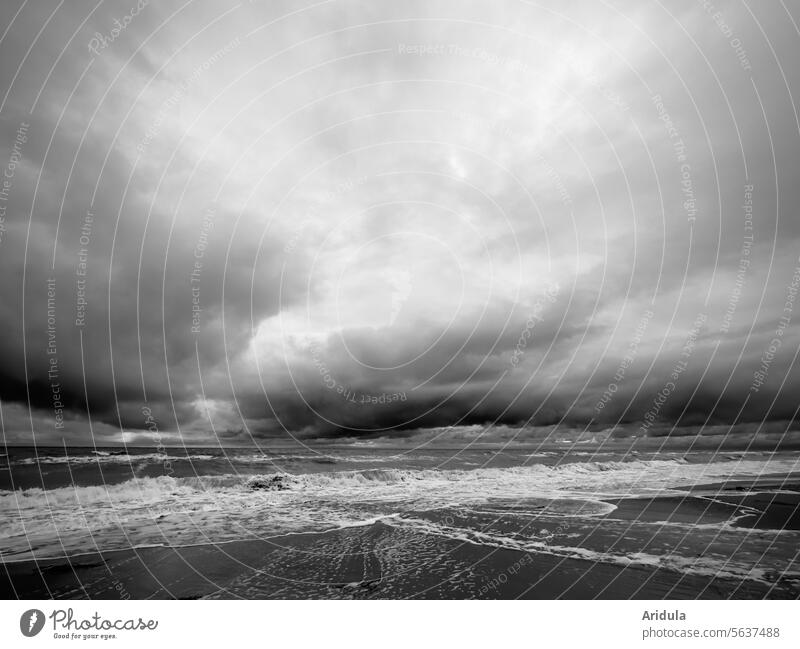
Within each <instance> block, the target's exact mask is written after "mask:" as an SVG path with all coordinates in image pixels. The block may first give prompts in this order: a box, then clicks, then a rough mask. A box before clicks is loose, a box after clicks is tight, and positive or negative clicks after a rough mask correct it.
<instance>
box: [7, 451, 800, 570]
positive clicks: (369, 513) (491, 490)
mask: <svg viewBox="0 0 800 649" xmlns="http://www.w3.org/2000/svg"><path fill="white" fill-rule="evenodd" d="M117 457H121V456H117ZM796 468H797V460H796V459H791V460H788V459H775V460H744V461H725V462H719V463H713V464H706V465H701V464H688V463H686V462H684V461H682V460H677V459H675V460H634V461H629V462H622V461H616V462H574V463H570V464H562V465H557V466H544V465H532V466H524V467H512V468H504V469H487V468H478V469H472V470H466V469H454V470H433V469H400V468H385V469H382V468H378V469H376V468H370V469H366V470H361V471H336V472H328V473H300V474H291V473H287V472H275V473H267V474H264V475H262V476H257V477H253V476H243V475H236V474H225V475H216V476H201V477H182V478H176V477H172V476H159V477H146V478H136V479H132V480H128V481H126V482H122V483H118V484H114V485H108V486H103V485H96V486H84V487H77V486H70V487H62V488H56V489H50V490H42V489H40V488H32V489H25V490H16V491H0V518H2V520H3V521H4V525H3V526H2V528H0V553H2V554H3V556H6V557H7V556H15V557H18V556H29V555H30V553H32V552H34V551H36V552H44V551H45V550H47V549H49V550H52V551H63V550H59V549H63V548H65V547H74V548H75V549H77V550H81V549H85V545H86V542H87V538H90V539H92V540H94V542H95V543H98V544H99V545H100V546H101V547H103V549H109V548H126V547H130V546H131V544H133V543H136V544H142V543H143V544H147V543H162V544H163V543H169V544H185V543H197V542H217V541H223V540H230V539H232V538H242V537H243V535H247V534H251V535H259V536H263V535H264V534H277V533H289V532H296V531H304V530H308V531H318V530H321V529H330V528H334V527H337V526H342V525H355V524H358V523H359V522H363V521H365V520H370V519H373V518H375V517H382V516H388V515H396V514H397V513H403V512H413V511H423V510H428V509H436V508H442V507H451V506H459V507H465V508H469V507H472V506H476V505H487V504H488V505H489V506H492V507H494V504H496V502H497V501H500V500H504V501H519V502H522V501H525V500H528V501H529V500H530V499H532V498H537V499H543V500H547V499H549V500H550V501H551V502H553V503H557V505H554V506H553V507H551V508H550V510H549V511H547V512H545V513H546V514H548V515H549V514H552V515H561V516H568V515H571V514H577V515H589V514H591V512H590V511H588V510H587V509H586V507H587V506H586V504H585V503H586V502H590V503H591V502H595V503H596V502H597V501H600V500H602V499H604V498H612V497H630V496H636V495H642V496H653V495H656V494H658V493H663V492H664V491H665V490H668V489H676V488H681V489H683V488H690V487H692V486H694V485H701V484H708V483H710V482H714V481H719V480H725V479H730V478H734V477H735V478H744V477H757V476H759V475H762V474H764V473H778V472H784V473H787V472H790V471H793V470H796ZM671 493H673V494H675V493H680V492H676V491H672V492H671ZM569 501H572V503H573V505H574V507H572V511H570V509H569ZM591 507H593V508H594V509H595V510H596V511H595V512H594V513H595V515H596V514H602V513H603V511H604V510H603V507H608V505H605V504H604V505H591ZM515 513H517V512H510V514H515ZM26 553H27V554H26Z"/></svg>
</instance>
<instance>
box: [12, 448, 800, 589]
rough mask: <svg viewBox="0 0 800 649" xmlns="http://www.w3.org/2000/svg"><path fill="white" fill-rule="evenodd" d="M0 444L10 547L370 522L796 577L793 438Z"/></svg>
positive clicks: (63, 552)
mask: <svg viewBox="0 0 800 649" xmlns="http://www.w3.org/2000/svg"><path fill="white" fill-rule="evenodd" d="M0 459H2V461H3V463H2V465H0V466H2V470H0V520H2V524H1V526H0V558H1V559H2V560H3V561H4V562H9V563H10V562H18V561H25V560H30V559H46V558H53V557H64V556H74V555H79V554H84V553H91V552H95V551H107V550H122V549H129V548H141V547H152V546H193V545H200V544H219V545H221V544H225V543H229V542H232V541H241V540H257V539H262V540H263V539H275V538H280V537H284V536H286V535H296V534H299V533H321V532H327V531H330V530H337V529H346V528H353V527H366V526H372V525H376V524H378V523H380V524H381V525H382V526H388V527H390V528H392V529H395V530H397V531H398V533H400V532H407V531H412V532H414V533H416V534H422V535H427V536H430V537H436V538H444V539H450V540H454V541H458V542H460V543H465V544H472V545H481V546H486V547H493V548H503V549H507V550H514V551H518V552H520V553H544V554H548V555H553V556H557V557H565V558H571V559H580V560H585V561H587V562H592V563H595V562H601V563H605V564H609V565H615V566H628V565H648V566H658V567H660V568H664V569H667V570H674V571H678V572H681V573H685V574H687V575H692V574H695V575H716V576H721V577H730V578H738V579H748V580H755V581H759V582H762V583H769V584H774V583H777V582H780V583H781V584H782V585H783V586H787V585H788V586H787V587H789V588H795V587H796V586H797V585H800V567H799V566H798V565H797V551H798V548H800V531H798V525H797V511H796V510H797V508H798V505H797V503H798V502H800V501H798V500H797V498H798V496H800V491H798V484H800V478H799V477H798V471H800V455H798V453H797V452H785V453H780V454H775V453H769V452H754V453H747V452H737V453H734V454H724V455H716V454H710V453H689V454H686V453H682V452H681V453H658V452H653V453H649V454H640V455H630V454H624V453H619V452H597V451H573V452H568V453H565V452H562V451H542V450H541V449H522V448H518V449H514V450H496V449H495V450H492V449H467V450H460V451H459V450H453V449H415V450H408V449H392V448H373V447H369V446H366V445H365V446H363V447H358V446H353V445H351V446H347V447H336V446H330V447H326V448H315V449H313V450H312V449H298V448H294V449H270V450H268V451H267V450H258V449H220V448H216V449H209V448H180V449H177V448H171V449H160V450H159V449H154V448H149V449H148V448H135V449H130V448H129V449H125V450H123V449H119V448H98V449H95V448H91V449H90V448H70V449H64V448H60V449H59V448H39V449H33V448H20V447H14V448H12V447H9V448H8V449H7V452H6V453H5V457H3V458H0ZM776 503H777V504H776ZM778 504H780V508H778V509H776V507H778ZM776 512H777V513H776Z"/></svg>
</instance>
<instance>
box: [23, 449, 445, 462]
mask: <svg viewBox="0 0 800 649" xmlns="http://www.w3.org/2000/svg"><path fill="white" fill-rule="evenodd" d="M415 459H432V460H435V459H437V458H435V457H431V458H419V457H417V458H415ZM167 461H168V462H173V463H174V462H190V463H191V462H213V461H216V462H220V463H223V464H224V463H228V464H281V463H303V462H309V463H312V464H339V463H353V464H360V463H376V464H377V463H388V462H396V461H397V458H396V457H393V456H383V457H382V456H370V455H343V456H334V455H324V454H318V453H309V454H286V455H265V454H257V453H253V454H248V455H241V454H234V453H231V454H227V453H226V454H217V455H211V454H207V453H197V454H189V455H174V454H167V453H133V454H131V453H127V452H125V451H91V452H90V453H89V454H88V455H40V456H39V457H38V458H37V457H27V458H20V459H16V460H11V461H10V462H9V464H10V465H11V466H37V465H81V464H140V463H142V462H150V463H153V464H158V463H163V462H167Z"/></svg>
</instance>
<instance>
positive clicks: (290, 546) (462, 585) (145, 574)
mask: <svg viewBox="0 0 800 649" xmlns="http://www.w3.org/2000/svg"><path fill="white" fill-rule="evenodd" d="M4 568H5V570H4V571H2V576H0V596H2V597H4V598H13V597H17V596H20V597H27V598H49V597H55V598H60V599H68V598H92V599H128V598H131V599H140V598H176V599H199V598H237V597H241V598H247V599H267V598H279V599H295V598H325V599H383V598H392V599H395V598H397V599H399V598H422V599H469V598H477V599H498V598H499V599H512V598H530V599H557V598H563V599H593V598H606V599H629V598H639V599H662V598H674V599H694V598H698V597H701V598H727V597H731V596H734V597H737V598H763V597H776V598H778V597H796V596H797V594H796V593H794V592H793V591H791V590H787V589H785V588H783V587H781V585H780V584H773V585H772V586H770V585H767V584H764V583H761V582H757V581H750V580H740V579H729V578H717V577H714V576H697V575H692V576H688V575H685V574H682V573H680V572H678V571H673V570H667V569H662V568H659V567H651V566H628V567H622V566H615V565H611V564H606V563H596V562H594V561H588V560H580V559H571V558H560V557H557V556H552V555H549V554H545V553H529V552H520V551H516V550H507V549H498V548H491V547H486V546H481V545H476V544H471V543H464V542H459V541H455V540H452V539H446V538H443V537H439V536H435V535H428V534H422V533H419V532H416V531H413V530H405V529H396V528H392V527H390V526H388V525H384V524H382V523H380V522H378V523H375V524H373V525H370V526H366V527H358V528H348V529H342V530H336V531H331V532H326V533H322V534H301V535H296V536H285V537H279V538H275V539H272V540H269V541H242V542H233V543H227V544H223V545H219V546H214V545H202V546H193V547H186V548H161V547H158V548H146V549H140V550H125V551H115V552H107V553H103V554H92V555H83V556H80V557H77V558H73V559H72V560H63V559H62V560H50V561H42V562H39V564H38V565H36V564H35V563H34V562H31V561H26V562H21V563H12V564H5V566H4Z"/></svg>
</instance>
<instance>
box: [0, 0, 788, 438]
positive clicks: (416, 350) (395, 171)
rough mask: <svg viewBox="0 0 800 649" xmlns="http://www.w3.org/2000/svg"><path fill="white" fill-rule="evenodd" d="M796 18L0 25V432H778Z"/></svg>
mask: <svg viewBox="0 0 800 649" xmlns="http://www.w3.org/2000/svg"><path fill="white" fill-rule="evenodd" d="M798 19H800V17H799V16H798V12H797V11H796V10H795V9H792V8H789V9H787V8H786V7H784V6H783V5H778V6H771V5H770V6H767V5H764V6H761V5H758V6H756V5H754V6H752V7H751V6H748V5H743V4H742V5H726V6H724V8H721V9H716V8H713V7H710V5H709V3H704V2H689V1H688V0H687V1H684V2H678V3H677V4H676V3H672V4H671V5H670V6H669V7H664V6H661V5H659V4H649V3H648V4H645V5H639V4H637V5H635V6H631V7H628V8H626V9H624V10H620V9H618V8H615V7H613V6H600V5H597V4H596V3H589V2H585V3H577V4H574V5H570V6H569V7H564V6H563V5H562V4H559V3H545V4H544V5H541V4H536V5H532V4H528V3H519V2H503V3H500V4H499V5H497V4H494V3H464V2H455V1H447V2H445V1H441V2H439V1H436V2H410V3H375V2H346V1H345V2H335V3H308V4H306V5H298V4H297V3H289V2H253V3H219V2H195V3H191V4H188V5H183V4H180V3H171V2H167V3H163V2H159V3H147V2H144V1H143V0H142V1H140V2H138V3H137V2H136V1H134V0H115V1H113V2H103V3H101V4H98V5H97V6H96V7H94V8H91V7H90V6H88V5H83V4H78V3H62V4H59V5H58V6H55V5H53V6H50V5H48V4H45V3H34V4H30V3H25V4H24V5H22V4H21V3H20V2H18V1H17V2H6V3H4V4H3V6H2V7H0V21H2V24H3V25H4V27H3V29H4V30H5V31H4V33H3V35H2V40H1V41H0V79H1V80H2V83H0V89H1V90H2V92H3V94H4V96H3V97H2V98H1V100H2V103H0V129H1V130H2V139H0V165H2V172H0V173H2V174H3V178H2V181H3V184H2V186H1V187H0V191H2V194H0V217H2V220H1V221H0V273H2V277H3V281H2V283H0V323H2V332H3V335H2V336H0V404H1V405H2V415H3V418H2V424H3V433H4V435H5V439H6V441H7V442H19V443H24V442H30V441H31V440H35V441H37V442H38V443H55V444H61V443H62V440H63V441H64V442H66V443H67V444H88V443H91V442H92V440H95V441H98V443H99V442H102V443H116V442H131V443H158V442H160V441H168V442H170V443H177V442H181V441H182V442H185V443H187V444H193V443H195V444H205V443H212V442H215V441H217V440H218V441H219V442H220V443H223V444H225V443H247V442H251V441H253V440H256V441H260V440H283V439H290V438H292V437H301V438H309V437H325V438H334V439H352V438H358V437H370V436H376V435H379V436H386V437H392V436H395V437H396V438H397V439H406V438H408V437H409V436H410V435H412V436H414V435H422V438H425V439H427V437H426V434H423V433H419V432H418V431H420V430H427V429H435V428H436V427H454V426H475V425H477V426H484V427H485V426H487V425H491V424H494V425H496V426H498V430H506V429H505V428H503V426H509V427H511V428H512V429H514V430H516V429H518V427H520V426H536V427H553V426H555V427H558V426H568V427H574V428H576V429H581V428H585V429H587V430H588V429H591V430H601V429H602V430H605V429H610V430H613V429H614V427H615V426H616V427H619V429H620V430H624V431H632V430H637V429H638V430H640V431H642V432H643V433H644V434H646V435H653V436H659V435H661V434H663V431H665V430H667V431H670V430H673V429H674V428H675V427H685V430H691V431H693V434H694V433H697V432H700V433H702V432H703V431H704V430H706V429H708V431H709V434H712V433H713V434H715V435H717V434H720V433H719V431H720V430H722V429H720V428H719V427H720V426H723V427H724V426H725V425H740V424H747V426H746V430H747V431H750V432H752V431H756V432H754V433H753V434H754V435H755V434H757V433H758V430H760V428H758V426H759V425H760V424H763V423H764V422H767V424H764V430H768V431H769V434H771V435H778V432H776V431H778V429H780V427H781V425H782V424H779V423H776V422H791V421H793V420H794V418H795V417H796V414H797V409H798V402H797V394H800V391H799V390H800V372H798V367H797V354H798V349H800V348H799V347H798V343H800V335H799V334H798V327H797V322H798V321H799V320H798V319H799V318H800V315H799V314H798V313H797V312H796V309H797V302H796V297H797V290H798V287H799V286H800V215H798V206H800V184H798V182H797V169H798V167H799V166H800V120H799V119H798V114H797V110H796V108H795V102H794V96H795V95H796V94H797V92H798V90H800V71H798V68H797V66H796V65H794V62H795V61H796V59H797V54H798V51H799V50H800V35H799V34H798V32H797V30H796V27H795V24H796V23H797V21H798ZM465 430H467V429H465Z"/></svg>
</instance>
